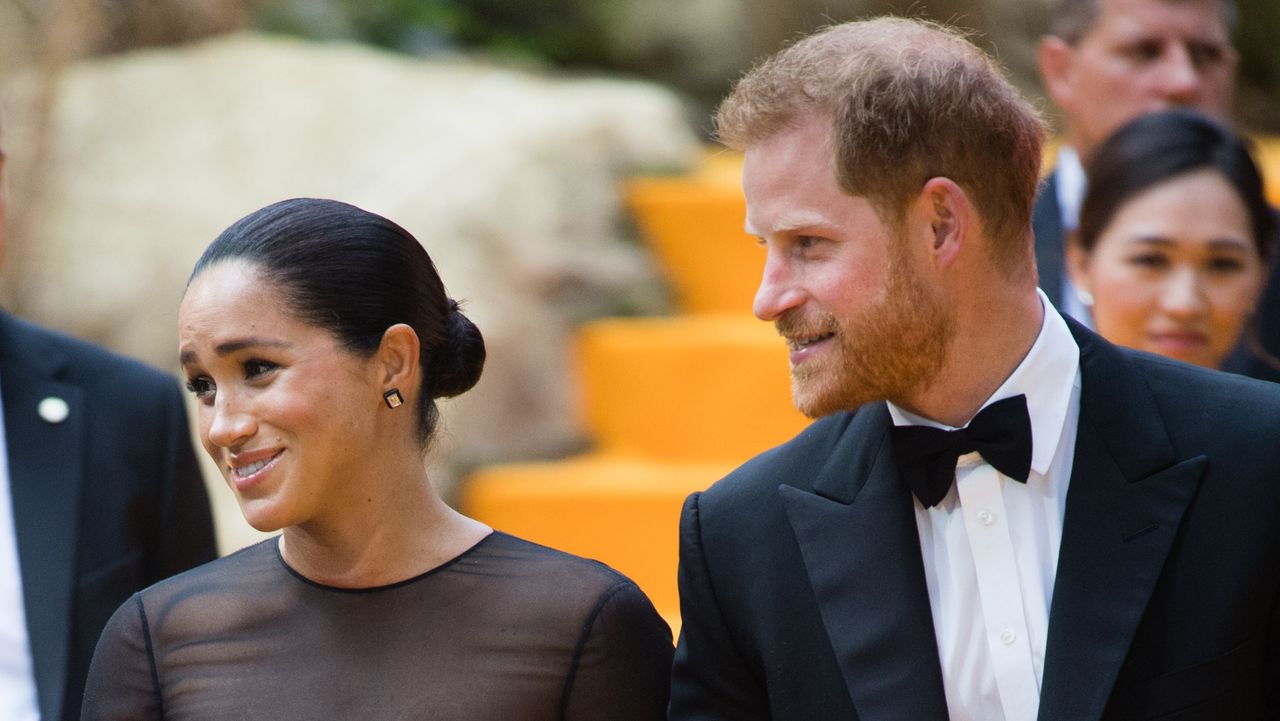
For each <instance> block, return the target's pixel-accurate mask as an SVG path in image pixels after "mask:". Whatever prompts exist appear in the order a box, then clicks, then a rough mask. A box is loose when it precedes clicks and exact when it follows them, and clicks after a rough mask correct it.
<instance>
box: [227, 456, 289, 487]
mask: <svg viewBox="0 0 1280 721" xmlns="http://www.w3.org/2000/svg"><path fill="white" fill-rule="evenodd" d="M282 453H284V450H283V449H280V450H274V451H254V452H250V453H238V454H236V455H235V456H234V457H232V459H231V461H230V462H229V463H228V464H227V470H229V471H230V472H231V480H232V482H233V483H235V486H236V488H237V489H238V490H241V491H244V490H247V489H248V488H251V487H252V486H254V485H256V484H257V483H258V482H259V481H260V480H262V478H263V477H264V476H265V475H266V472H267V471H268V470H270V469H271V468H272V467H274V466H275V464H276V461H277V460H278V459H279V458H280V455H281V454H282Z"/></svg>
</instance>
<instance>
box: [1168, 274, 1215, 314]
mask: <svg viewBox="0 0 1280 721" xmlns="http://www.w3.org/2000/svg"><path fill="white" fill-rule="evenodd" d="M1160 307H1161V309H1162V310H1163V311H1164V312H1165V313H1167V314H1168V315H1170V316H1172V317H1175V318H1182V319H1190V318H1194V317H1196V316H1198V315H1200V314H1202V313H1204V312H1205V310H1206V308H1207V307H1208V306H1207V304H1206V302H1205V296H1204V288H1203V284H1202V283H1201V279H1200V275H1199V274H1198V273H1196V272H1195V271H1194V270H1192V269H1190V268H1183V269H1180V270H1178V271H1176V272H1174V273H1171V274H1170V275H1169V277H1168V279H1167V280H1166V281H1165V283H1164V287H1163V288H1162V289H1161V293H1160Z"/></svg>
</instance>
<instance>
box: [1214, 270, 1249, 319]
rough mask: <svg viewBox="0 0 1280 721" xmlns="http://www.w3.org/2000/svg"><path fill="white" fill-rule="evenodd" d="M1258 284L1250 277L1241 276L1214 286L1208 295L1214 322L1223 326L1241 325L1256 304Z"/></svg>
mask: <svg viewBox="0 0 1280 721" xmlns="http://www.w3.org/2000/svg"><path fill="white" fill-rule="evenodd" d="M1259 285H1260V284H1259V282H1258V281H1255V280H1254V279H1252V278H1248V279H1245V278H1241V279H1238V280H1236V281H1234V282H1228V283H1223V284H1222V285H1220V286H1219V287H1216V288H1214V289H1213V291H1212V294H1211V295H1210V302H1211V303H1212V304H1213V309H1212V315H1213V319H1214V324H1215V325H1219V326H1223V327H1225V328H1233V327H1239V326H1241V325H1243V324H1244V322H1245V320H1247V319H1248V317H1249V316H1250V315H1251V314H1252V313H1253V311H1254V307H1255V306H1256V305H1257V302H1258V295H1259V291H1260V288H1259Z"/></svg>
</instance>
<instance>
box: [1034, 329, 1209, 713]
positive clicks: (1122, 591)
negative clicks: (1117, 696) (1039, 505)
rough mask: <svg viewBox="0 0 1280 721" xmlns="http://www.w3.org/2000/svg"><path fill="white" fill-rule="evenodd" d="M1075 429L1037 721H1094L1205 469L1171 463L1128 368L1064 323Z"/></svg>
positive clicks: (1160, 425)
mask: <svg viewBox="0 0 1280 721" xmlns="http://www.w3.org/2000/svg"><path fill="white" fill-rule="evenodd" d="M1068 323H1069V325H1070V326H1071V330H1072V333H1073V334H1074V335H1075V337H1076V341H1077V342H1078V343H1079V345H1080V364H1081V378H1082V387H1081V397H1080V423H1079V432H1078V437H1077V441H1076V452H1075V460H1074V465H1073V468H1072V472H1071V484H1070V486H1069V489H1068V491H1067V505H1066V514H1065V516H1064V519H1063V531H1062V544H1061V551H1060V553H1059V557H1058V569H1057V575H1056V580H1055V583H1054V593H1053V602H1052V606H1051V609H1050V615H1049V638H1048V645H1047V651H1046V657H1045V668H1044V682H1043V684H1042V687H1041V695H1040V715H1039V718H1040V719H1041V721H1057V720H1059V719H1061V720H1064V721H1065V720H1066V719H1074V720H1079V719H1098V718H1100V717H1101V715H1102V713H1103V710H1104V708H1105V706H1106V703H1107V699H1108V697H1109V696H1110V695H1111V689H1112V687H1113V685H1114V684H1115V680H1116V676H1117V674H1118V673H1119V671H1120V667H1121V665H1122V664H1123V662H1124V659H1125V657H1126V656H1127V654H1128V651H1129V645H1130V643H1131V642H1132V640H1133V636H1134V632H1135V630H1136V629H1137V626H1138V624H1139V622H1140V621H1141V620H1142V615H1143V612H1144V611H1145V609H1146V607H1147V602H1148V600H1149V599H1150V597H1151V592H1152V589H1153V588H1154V586H1155V584H1156V581H1157V579H1158V578H1159V576H1160V572H1161V569H1162V568H1163V566H1164V561H1165V558H1166V557H1167V556H1168V554H1169V549H1170V547H1171V546H1172V544H1173V541H1174V538H1175V537H1176V535H1177V531H1178V526H1179V524H1180V523H1181V520H1182V515H1183V512H1184V511H1185V510H1186V507H1187V504H1188V503H1189V502H1190V500H1191V498H1192V497H1193V496H1194V495H1195V492H1196V489H1197V487H1198V485H1199V482H1200V480H1201V478H1202V477H1203V475H1204V471H1205V469H1206V466H1207V460H1206V459H1205V458H1204V457H1203V456H1198V457H1193V458H1178V457H1177V456H1176V455H1175V454H1174V452H1173V448H1172V446H1171V445H1170V441H1169V438H1168V434H1167V432H1166V430H1165V426H1164V421H1163V419H1162V416H1161V413H1160V409H1159V408H1158V407H1157V406H1156V404H1155V401H1154V399H1153V398H1152V397H1151V393H1150V391H1149V389H1148V388H1147V386H1146V379H1145V378H1143V377H1142V376H1140V375H1139V374H1137V372H1136V371H1135V370H1134V369H1133V368H1132V367H1131V366H1130V361H1129V360H1128V359H1127V358H1126V357H1125V356H1124V355H1123V354H1122V353H1121V352H1120V351H1118V350H1117V349H1116V348H1115V347H1113V346H1111V345H1110V344H1108V343H1106V342H1105V341H1103V340H1101V339H1100V338H1098V337H1097V336H1096V335H1094V334H1093V333H1091V332H1090V331H1088V330H1086V329H1084V328H1083V327H1082V326H1080V325H1078V324H1076V323H1075V322H1073V321H1070V320H1068Z"/></svg>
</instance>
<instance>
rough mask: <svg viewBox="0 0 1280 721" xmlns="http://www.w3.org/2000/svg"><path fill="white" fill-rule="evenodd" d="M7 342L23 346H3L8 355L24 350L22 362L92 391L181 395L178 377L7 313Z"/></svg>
mask: <svg viewBox="0 0 1280 721" xmlns="http://www.w3.org/2000/svg"><path fill="white" fill-rule="evenodd" d="M3 321H4V330H5V331H6V338H5V341H6V342H12V343H13V344H15V345H18V346H20V348H18V349H16V350H15V349H12V348H9V349H4V351H3V352H5V353H6V354H7V356H8V357H9V358H11V359H12V358H14V357H15V354H21V358H22V360H21V362H24V363H27V364H28V365H36V366H38V367H44V368H45V369H46V371H47V372H49V373H51V374H52V375H54V376H55V377H57V378H59V379H61V380H64V381H67V382H69V383H72V384H75V385H78V386H81V387H83V388H85V389H87V390H88V391H89V392H113V391H112V389H116V390H117V391H118V392H119V395H120V396H121V397H122V398H125V399H128V398H133V399H135V400H141V399H148V398H150V399H154V398H155V397H156V396H157V395H159V396H160V397H164V396H171V397H180V395H179V394H178V384H177V381H176V379H175V378H174V377H173V376H172V375H170V374H168V373H165V372H164V371H161V370H159V369H157V368H153V367H152V366H149V365H147V364H146V363H143V362H142V361H140V360H137V359H135V358H130V357H128V356H125V355H122V354H119V353H116V352H114V351H111V350H108V349H106V348H103V347H102V346H99V345H96V344H94V343H90V342H89V341H86V340H82V339H80V338H75V337H73V336H70V335H67V334H66V333H62V332H60V331H57V330H53V329H51V328H46V327H43V326H40V325H37V324H35V323H31V322H29V321H26V320H22V319H20V318H14V317H12V316H5V317H4V319H3Z"/></svg>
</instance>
